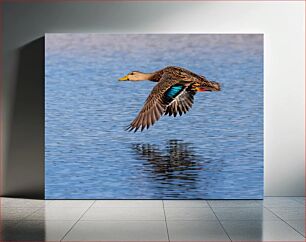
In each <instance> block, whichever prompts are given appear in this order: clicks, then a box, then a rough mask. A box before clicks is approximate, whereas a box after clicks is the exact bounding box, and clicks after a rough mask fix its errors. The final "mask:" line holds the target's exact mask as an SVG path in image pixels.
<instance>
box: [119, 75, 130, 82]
mask: <svg viewBox="0 0 306 242" xmlns="http://www.w3.org/2000/svg"><path fill="white" fill-rule="evenodd" d="M128 80H129V78H128V76H127V75H126V76H124V77H121V78H119V80H118V81H128Z"/></svg>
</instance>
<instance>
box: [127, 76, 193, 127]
mask: <svg viewBox="0 0 306 242" xmlns="http://www.w3.org/2000/svg"><path fill="white" fill-rule="evenodd" d="M188 85H189V84H188V82H186V81H184V80H177V79H174V78H172V77H171V76H170V75H168V74H167V73H164V74H163V75H162V77H161V79H160V81H159V82H158V83H157V84H156V86H155V87H154V88H153V89H152V91H151V93H150V95H149V96H148V98H147V99H146V101H145V104H144V106H143V108H142V109H141V110H140V112H139V113H138V115H137V117H136V118H135V119H134V120H133V121H132V123H131V124H130V125H129V126H128V127H127V128H126V130H128V131H132V130H134V132H136V131H137V130H138V129H141V131H142V130H143V129H144V128H149V127H150V126H151V125H153V124H154V123H155V122H156V121H157V120H159V119H160V117H161V116H162V115H163V114H164V113H165V111H166V109H167V106H168V105H169V104H170V103H172V102H173V101H174V100H175V98H176V97H177V96H178V95H179V94H180V93H181V92H183V91H184V90H185V89H186V88H187V87H188Z"/></svg>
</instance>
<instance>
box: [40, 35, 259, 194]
mask: <svg viewBox="0 0 306 242" xmlns="http://www.w3.org/2000/svg"><path fill="white" fill-rule="evenodd" d="M45 40H46V62H45V64H46V67H45V75H46V76H45V82H46V83H45V113H46V116H45V197H46V198H47V199H261V198H262V197H263V36H262V35H242V34H241V35H240V34H224V35H222V34H203V35H201V34H156V35H155V34H149V35H146V34H143V35H141V34H137V35H136V34H135V35H121V34H47V35H46V38H45ZM169 65H176V66H181V67H184V68H187V69H189V70H191V71H193V72H195V73H198V74H201V75H205V76H206V77H207V78H208V79H210V80H214V81H218V82H220V83H221V85H222V91H221V92H201V93H198V94H197V95H196V96H195V103H194V105H193V108H192V109H191V111H190V112H188V113H187V114H186V115H183V116H181V117H176V118H174V117H169V116H164V117H162V118H161V119H160V120H159V121H158V122H157V123H156V124H155V125H154V126H153V127H151V128H150V129H149V130H145V131H144V132H142V133H140V132H137V133H132V132H130V133H129V132H127V131H125V130H124V129H125V127H126V126H128V125H129V123H130V122H131V121H132V120H133V119H134V118H135V117H136V115H137V113H138V111H139V110H140V109H141V108H142V105H143V103H144V101H145V99H146V98H147V96H148V95H149V93H150V91H151V89H152V88H153V87H154V85H155V84H156V83H153V82H148V81H144V82H134V83H133V82H118V81H117V80H118V78H119V77H122V76H124V75H125V74H127V73H128V72H130V71H133V70H139V71H143V72H153V71H156V70H159V69H162V68H164V67H166V66H169Z"/></svg>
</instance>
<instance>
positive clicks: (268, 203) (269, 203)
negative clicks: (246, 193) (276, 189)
mask: <svg viewBox="0 0 306 242" xmlns="http://www.w3.org/2000/svg"><path fill="white" fill-rule="evenodd" d="M263 203H264V206H265V207H268V208H270V207H303V203H300V202H298V201H296V200H295V198H293V197H265V199H264V202H263Z"/></svg>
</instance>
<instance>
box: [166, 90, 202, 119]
mask: <svg viewBox="0 0 306 242" xmlns="http://www.w3.org/2000/svg"><path fill="white" fill-rule="evenodd" d="M195 94H196V91H194V90H191V88H187V89H185V90H183V91H182V92H181V93H180V94H179V95H177V96H176V97H175V98H174V100H173V101H172V102H171V103H170V104H169V105H168V106H167V109H166V112H165V115H167V114H168V115H169V116H171V115H173V116H174V117H176V115H177V114H178V113H179V114H180V116H181V115H182V114H183V113H187V112H188V111H189V109H190V108H191V107H192V104H193V100H194V95H195Z"/></svg>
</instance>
